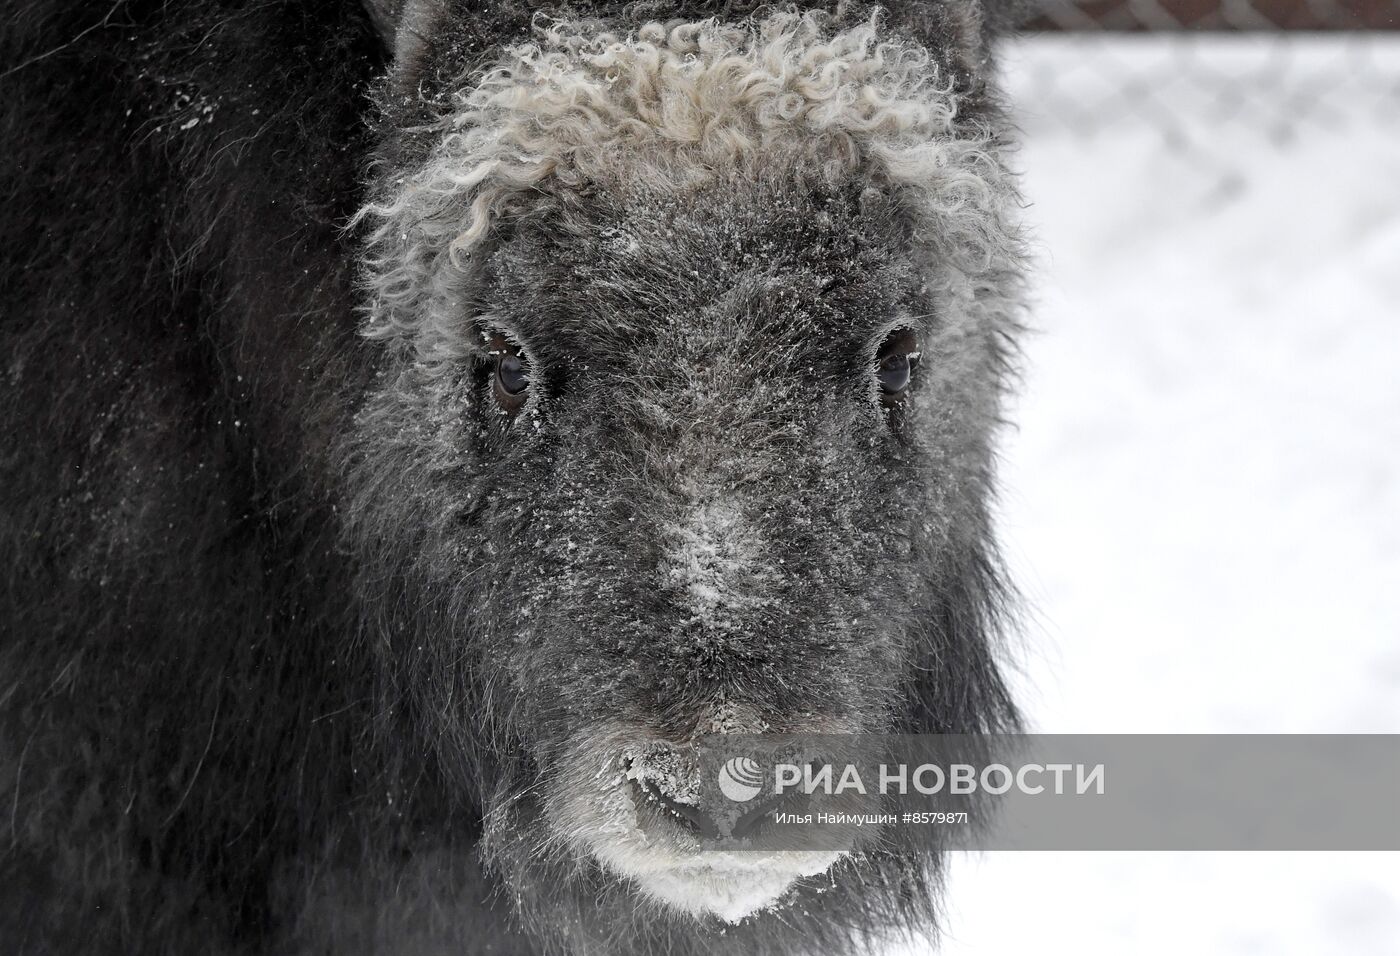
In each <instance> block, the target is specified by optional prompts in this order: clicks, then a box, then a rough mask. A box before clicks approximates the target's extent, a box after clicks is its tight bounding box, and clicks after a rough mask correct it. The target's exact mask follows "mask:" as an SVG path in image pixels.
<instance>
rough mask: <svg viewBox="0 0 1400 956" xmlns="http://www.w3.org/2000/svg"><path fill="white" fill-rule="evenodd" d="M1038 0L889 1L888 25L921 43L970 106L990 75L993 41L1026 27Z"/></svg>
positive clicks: (973, 104) (976, 98)
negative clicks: (970, 95)
mask: <svg viewBox="0 0 1400 956" xmlns="http://www.w3.org/2000/svg"><path fill="white" fill-rule="evenodd" d="M1037 2H1038V0H891V2H890V3H889V6H888V7H887V8H886V9H887V10H888V13H889V19H890V22H891V25H892V26H893V27H894V28H895V29H896V30H899V31H901V32H904V33H906V34H908V35H909V36H912V37H914V38H915V39H917V40H919V41H920V42H921V43H923V44H924V45H925V46H926V47H928V48H929V50H930V51H931V52H932V53H933V54H934V56H936V57H938V58H939V59H940V60H941V61H942V63H943V65H944V67H945V68H946V69H947V70H948V71H949V75H950V77H951V78H952V80H953V83H954V88H955V89H956V90H957V91H958V92H959V93H964V94H972V99H971V100H969V101H968V103H967V105H968V107H969V110H970V112H975V104H976V103H977V102H978V101H979V100H980V95H979V94H980V93H981V92H982V91H983V90H984V89H985V87H986V83H987V81H988V79H989V78H990V75H991V73H992V71H993V54H994V52H995V51H994V47H995V46H996V40H997V38H998V37H1001V36H1003V35H1004V34H1007V33H1011V32H1013V31H1014V30H1015V29H1016V28H1017V27H1018V26H1020V25H1022V24H1024V23H1026V22H1028V21H1029V20H1030V19H1031V17H1032V16H1033V15H1034V13H1035V9H1036V4H1037Z"/></svg>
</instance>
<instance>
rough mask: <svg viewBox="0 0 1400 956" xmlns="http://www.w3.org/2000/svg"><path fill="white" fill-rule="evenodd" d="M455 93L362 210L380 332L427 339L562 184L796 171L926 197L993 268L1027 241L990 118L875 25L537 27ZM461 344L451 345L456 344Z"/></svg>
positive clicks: (931, 225) (957, 242)
mask: <svg viewBox="0 0 1400 956" xmlns="http://www.w3.org/2000/svg"><path fill="white" fill-rule="evenodd" d="M475 77H476V82H475V83H474V85H470V86H468V87H467V88H465V89H463V90H462V91H460V92H459V93H457V94H456V96H455V97H454V102H453V109H452V111H450V112H449V113H448V114H447V115H444V116H443V117H442V118H441V119H440V120H439V128H440V131H441V139H440V141H439V142H438V144H437V145H436V146H435V148H434V149H433V151H432V153H431V154H430V156H429V157H428V159H427V160H426V161H425V162H424V163H423V164H422V165H421V166H420V167H418V168H417V169H416V170H412V171H410V172H408V173H407V174H406V175H402V176H401V177H399V178H396V179H394V180H393V183H392V186H391V188H389V189H388V190H387V191H386V192H385V193H384V194H382V195H381V197H380V199H379V201H377V202H374V203H371V204H370V205H368V206H366V207H365V208H364V209H362V210H361V212H360V213H359V216H358V217H357V221H358V219H363V218H372V219H375V220H377V221H378V226H377V228H376V229H375V230H374V231H373V233H372V235H371V237H370V243H369V252H368V255H367V259H366V264H367V266H368V271H369V280H370V281H369V284H370V289H371V292H372V294H373V297H374V302H373V305H372V308H371V312H372V316H371V322H370V324H369V327H368V329H367V334H369V335H371V336H374V337H391V336H399V335H418V334H420V333H424V332H427V333H429V334H428V336H427V338H428V339H430V340H431V341H426V342H425V341H423V340H422V337H421V336H420V340H419V346H420V348H425V347H426V350H427V351H428V352H430V353H436V354H438V355H439V356H440V357H446V356H445V355H443V349H444V348H448V347H449V346H450V343H449V342H447V341H445V340H444V339H443V338H442V337H441V336H439V335H434V334H432V331H433V329H434V327H435V326H436V327H437V328H438V329H439V330H440V329H441V328H442V327H441V326H440V325H439V324H438V323H435V322H434V321H433V319H432V317H433V315H434V314H435V313H437V312H439V311H440V309H441V307H442V306H443V305H444V302H445V299H450V298H451V297H452V294H453V292H454V290H458V289H460V287H461V282H462V280H463V276H464V275H466V274H467V273H468V272H469V271H470V269H469V261H470V259H471V256H472V254H473V253H474V252H476V251H477V250H478V249H479V248H480V247H481V245H482V243H483V241H484V240H485V239H486V237H487V236H488V235H489V233H490V230H491V227H492V224H493V222H494V221H496V219H497V218H498V217H499V216H500V214H501V213H502V212H503V211H504V210H505V209H506V208H507V207H508V206H509V204H510V203H511V202H512V201H513V200H516V199H518V197H520V196H522V195H524V194H526V193H527V192H530V191H534V190H537V189H539V188H541V187H543V186H545V185H546V184H547V183H549V182H552V183H553V184H555V185H556V186H562V187H564V188H569V187H573V186H579V185H582V184H585V183H591V184H603V185H604V186H606V185H607V184H609V183H618V182H622V181H625V182H629V183H640V184H643V185H646V186H650V187H653V188H656V189H660V190H674V191H681V190H685V189H686V188H688V187H691V186H695V185H698V184H700V183H703V182H706V181H708V180H710V179H713V178H714V177H715V176H716V175H719V174H733V173H735V172H738V173H741V174H743V173H746V172H752V173H756V172H757V171H758V170H759V169H763V168H772V167H773V166H775V165H781V164H783V163H788V164H801V165H802V166H804V167H805V168H808V169H810V170H814V171H818V172H820V173H821V174H823V175H824V176H825V177H826V178H828V179H829V180H830V181H837V180H839V179H841V178H843V177H846V178H849V177H851V176H852V175H855V176H859V177H864V178H866V179H868V180H869V181H870V182H871V184H872V185H876V186H880V185H885V186H890V187H894V188H896V189H902V190H904V191H905V192H906V193H912V194H913V199H914V203H913V204H914V206H915V207H916V209H917V210H918V211H919V212H920V213H921V215H920V217H919V218H920V219H923V220H925V221H926V225H927V228H921V233H920V237H919V241H921V242H922V243H923V244H925V245H928V246H933V247H936V248H937V249H938V250H939V251H940V255H942V256H943V257H944V258H946V257H947V256H948V255H953V256H955V257H956V259H955V262H954V265H956V266H957V267H959V268H962V269H964V270H970V271H972V272H979V271H983V270H985V269H987V268H989V267H990V266H991V264H992V262H993V260H995V259H997V258H998V257H999V255H1000V254H1006V253H1007V248H1008V244H1009V243H1012V242H1013V240H1012V238H1011V230H1010V229H1009V228H1008V226H1007V225H1006V223H1005V222H1004V221H1003V217H1004V207H1005V206H1006V205H1008V203H1007V200H1008V198H1011V197H1014V187H1013V186H1012V185H1011V183H1010V180H1009V177H1008V175H1007V173H1006V171H1005V169H1004V168H1003V166H1002V164H1001V162H1000V161H999V159H997V158H996V156H995V154H994V153H995V146H996V133H995V130H994V128H993V127H992V126H991V125H990V124H987V123H980V122H978V123H969V122H955V118H956V117H957V112H958V106H959V102H958V97H957V96H956V95H955V94H954V92H953V85H952V83H951V81H950V80H948V79H947V78H946V77H943V76H941V75H940V70H939V68H938V65H937V64H936V63H935V62H934V61H933V59H932V57H931V56H930V54H929V52H928V51H927V50H925V49H924V48H923V47H921V46H919V45H918V44H916V43H914V42H912V41H910V40H905V39H900V38H894V37H891V36H888V35H886V34H885V33H884V31H883V30H882V25H881V23H880V19H879V17H878V16H872V18H871V19H869V20H868V21H866V22H863V23H860V24H858V25H856V26H854V27H850V28H848V29H844V30H836V29H834V28H833V27H832V23H831V18H830V17H828V16H826V15H823V14H819V13H805V14H799V13H795V12H778V13H774V14H770V15H768V16H767V17H766V18H763V19H759V20H751V21H741V22H739V23H723V22H719V21H716V20H714V19H709V20H702V21H699V22H670V23H666V24H661V23H654V22H653V23H647V24H645V25H643V26H641V27H640V28H638V29H637V31H636V32H635V33H634V34H631V35H627V36H622V35H619V34H616V33H611V32H606V30H605V29H604V28H603V27H602V25H600V24H598V23H596V22H592V21H558V20H543V19H542V20H541V21H540V22H539V23H538V24H537V26H536V31H535V39H534V41H533V42H530V43H523V44H519V45H516V46H511V47H508V48H506V50H505V51H504V53H503V54H502V56H501V58H500V59H499V60H498V61H497V64H496V65H495V66H494V67H493V68H491V69H489V70H487V71H486V72H484V73H479V74H476V75H475ZM449 351H451V349H449Z"/></svg>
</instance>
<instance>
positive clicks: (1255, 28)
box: [1009, 0, 1400, 161]
mask: <svg viewBox="0 0 1400 956" xmlns="http://www.w3.org/2000/svg"><path fill="white" fill-rule="evenodd" d="M1037 2H1038V8H1037V9H1038V11H1039V12H1038V15H1037V16H1036V17H1035V19H1034V20H1033V21H1032V22H1031V23H1030V25H1029V26H1028V27H1027V29H1026V30H1025V32H1024V39H1023V40H1022V41H1021V42H1020V43H1019V45H1018V47H1017V48H1015V49H1013V50H1012V51H1011V54H1010V56H1009V60H1010V61H1011V63H1012V69H1011V74H1012V75H1011V80H1012V85H1013V102H1016V103H1017V104H1018V105H1019V106H1020V107H1021V108H1022V110H1023V115H1022V125H1023V128H1025V129H1027V131H1028V132H1036V133H1039V134H1042V135H1044V134H1049V133H1052V132H1054V131H1057V130H1058V131H1062V132H1065V131H1067V132H1072V133H1075V134H1079V135H1084V136H1090V137H1092V136H1094V135H1096V134H1098V133H1100V132H1102V131H1104V130H1108V129H1112V128H1114V127H1118V126H1120V125H1121V124H1143V123H1145V124H1148V125H1150V127H1151V128H1152V129H1153V130H1155V131H1156V132H1157V133H1159V134H1160V138H1161V141H1162V142H1163V143H1164V144H1165V145H1167V146H1168V147H1172V148H1180V149H1186V150H1191V149H1196V150H1202V149H1204V150H1207V151H1209V150H1211V149H1212V148H1214V149H1215V150H1216V152H1218V151H1219V140H1220V131H1221V129H1222V128H1225V127H1229V128H1230V132H1231V135H1232V136H1234V135H1239V134H1241V133H1249V134H1252V135H1256V136H1263V137H1265V138H1267V139H1268V140H1270V141H1272V142H1274V143H1277V144H1280V145H1282V144H1285V143H1286V142H1288V141H1289V140H1290V139H1291V138H1293V137H1295V136H1299V135H1308V134H1310V133H1313V132H1331V133H1344V132H1346V131H1347V130H1349V129H1354V128H1356V127H1358V126H1359V127H1366V128H1374V127H1377V126H1380V127H1384V128H1389V129H1391V130H1392V131H1393V132H1394V135H1396V136H1400V0H1082V2H1075V0H1037ZM1216 158H1217V159H1220V160H1222V161H1226V160H1228V158H1229V157H1222V156H1217V157H1216Z"/></svg>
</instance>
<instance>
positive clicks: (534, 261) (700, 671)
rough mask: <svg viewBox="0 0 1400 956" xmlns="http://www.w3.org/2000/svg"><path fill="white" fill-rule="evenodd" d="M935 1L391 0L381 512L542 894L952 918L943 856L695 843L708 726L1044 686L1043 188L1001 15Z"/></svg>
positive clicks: (719, 915) (392, 583) (749, 725)
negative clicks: (1020, 196)
mask: <svg viewBox="0 0 1400 956" xmlns="http://www.w3.org/2000/svg"><path fill="white" fill-rule="evenodd" d="M936 9H944V10H945V13H946V16H942V17H941V18H938V17H935V18H934V20H935V21H936V25H937V29H933V28H929V29H925V30H923V31H921V32H918V33H917V34H916V32H915V31H913V30H900V29H898V28H897V26H898V23H897V22H896V23H894V24H891V23H887V22H886V19H885V18H883V17H881V16H880V15H871V14H869V13H868V12H867V13H866V14H862V15H860V16H855V15H852V14H851V13H850V12H842V13H840V14H837V15H827V14H822V13H816V12H805V13H804V12H796V11H787V10H780V11H777V12H771V11H770V12H759V13H754V14H750V15H748V16H744V17H740V18H738V19H729V20H720V19H697V20H693V21H689V20H674V21H669V22H664V23H663V22H658V21H648V20H646V19H645V18H640V19H639V18H637V17H635V16H633V17H632V18H630V19H629V15H626V14H622V13H619V14H618V15H617V16H616V17H612V18H607V19H568V18H546V17H541V16H537V17H535V18H534V19H533V20H532V21H528V22H527V23H526V26H525V29H524V31H523V33H521V34H519V35H517V36H516V37H515V38H514V39H513V40H510V39H507V40H506V41H505V42H502V43H499V44H494V45H493V44H487V43H484V42H483V41H482V39H481V38H482V36H483V28H482V27H481V25H480V24H479V23H472V22H468V18H469V16H470V15H469V14H467V13H461V14H454V13H453V12H452V11H451V9H449V8H447V7H438V6H433V7H418V6H415V5H413V4H410V5H409V9H407V10H404V11H400V12H399V14H398V19H397V20H396V21H394V22H396V23H397V24H398V26H397V27H396V28H395V29H396V37H397V40H396V47H397V56H396V61H395V67H394V72H393V73H392V75H391V76H390V77H389V79H388V81H387V83H386V86H385V90H384V93H383V97H382V99H383V104H384V115H383V121H382V124H381V130H382V135H383V149H382V152H381V161H380V163H379V164H378V166H377V167H376V173H375V176H376V179H375V187H374V199H373V201H372V203H371V204H369V205H368V206H367V207H366V208H365V209H364V210H363V211H362V213H361V217H360V221H361V222H362V223H363V224H364V225H365V228H366V230H367V232H368V233H369V239H368V244H367V251H366V254H365V260H364V287H365V290H366V294H367V299H368V302H367V315H368V318H367V322H366V326H365V330H366V334H367V335H368V336H369V337H371V338H372V339H374V340H377V341H378V342H379V343H382V350H383V361H382V371H381V377H380V380H379V385H378V388H377V390H376V392H375V394H374V395H373V396H372V398H371V399H370V400H369V402H368V403H367V405H366V407H365V408H364V410H363V412H362V414H361V416H360V417H359V420H358V433H357V434H356V436H355V438H354V441H353V442H352V443H351V447H350V449H349V467H350V469H351V471H352V473H353V477H354V482H355V487H354V493H353V495H352V497H351V498H350V499H349V500H348V502H347V503H346V505H345V510H346V512H347V522H346V525H347V528H348V535H349V547H350V549H351V550H353V551H354V552H355V553H356V554H357V556H358V560H359V562H360V565H361V567H362V579H361V593H360V599H361V600H362V601H363V602H364V610H363V615H362V616H363V618H364V620H365V622H366V623H365V627H366V637H367V639H368V640H370V641H372V642H373V643H374V645H375V646H376V647H377V648H378V649H379V655H380V659H381V660H382V682H383V688H384V694H385V700H386V704H385V708H384V709H385V711H386V712H393V713H394V714H395V715H396V717H395V719H396V720H397V721H398V726H400V727H402V728H407V729H406V731H405V732H406V733H408V734H409V735H411V740H412V742H413V743H412V744H411V745H410V744H408V743H406V744H405V747H406V748H407V747H409V746H416V747H418V748H420V749H421V751H422V752H423V753H425V754H426V755H427V756H426V757H425V760H426V761H427V762H428V763H430V764H431V765H432V766H433V767H434V768H435V771H436V772H437V773H439V774H441V775H442V777H443V779H445V780H447V781H448V782H449V789H450V790H451V792H452V793H453V794H454V795H455V799H456V800H458V801H460V803H461V805H462V806H465V807H468V808H470V809H471V810H472V811H473V812H475V813H478V814H479V815H480V816H481V817H482V818H484V820H485V821H486V823H485V832H484V837H483V842H482V846H483V852H484V854H485V856H486V858H487V860H488V861H489V862H490V864H491V866H492V867H493V868H494V869H495V871H496V872H497V873H499V874H500V875H501V876H502V878H503V879H504V881H505V885H506V886H507V888H508V890H509V895H510V898H512V899H513V900H514V901H515V902H516V903H517V904H518V906H519V907H521V908H522V909H524V910H525V911H527V913H528V914H529V921H530V922H531V924H532V925H534V926H536V927H539V928H541V931H542V932H545V933H546V934H554V935H555V936H557V937H568V938H569V939H571V940H572V941H573V942H574V943H575V944H578V945H584V944H587V943H589V942H592V943H593V944H595V945H597V946H598V947H600V948H602V949H614V948H626V947H627V946H634V947H636V948H638V949H640V950H642V951H656V947H658V946H666V947H670V948H671V951H680V950H683V949H684V948H685V944H686V941H687V940H694V939H700V938H707V937H706V934H710V933H717V932H718V930H719V929H720V928H722V927H723V925H724V924H725V923H726V922H728V923H738V924H739V925H737V926H735V927H733V928H731V929H729V930H728V935H727V936H726V937H725V938H726V939H727V940H729V942H730V943H731V944H733V945H735V946H742V945H756V943H755V941H756V940H759V939H760V938H761V939H763V940H766V943H765V945H769V946H773V947H776V946H778V945H779V944H778V943H777V942H775V941H776V940H778V939H779V938H780V936H781V933H780V932H778V931H777V930H776V929H774V927H776V926H780V925H781V924H783V923H784V922H785V918H784V916H783V915H782V912H783V908H784V907H791V906H801V905H805V902H806V901H809V900H810V899H812V898H814V895H815V894H817V893H819V892H824V893H825V894H826V895H825V896H824V897H823V901H824V902H823V904H822V905H823V906H824V907H832V906H836V905H837V903H838V902H839V903H840V904H841V906H842V907H844V908H843V909H842V910H841V911H842V912H843V913H844V914H845V916H844V917H843V918H841V919H840V920H836V921H834V922H835V924H837V925H833V926H830V927H828V931H829V932H833V933H838V934H839V933H841V932H849V931H850V930H851V927H860V926H866V925H869V924H871V923H874V922H878V921H890V920H899V919H910V918H913V919H918V918H921V917H923V916H925V915H927V909H928V906H929V905H930V904H929V903H927V902H926V901H927V900H928V899H929V897H930V895H931V894H930V893H929V892H928V887H927V885H926V883H927V881H928V880H929V879H931V878H933V877H935V876H936V870H937V867H936V861H931V860H927V859H914V858H903V857H901V856H900V855H899V854H895V853H885V854H873V855H867V856H863V857H860V858H856V857H848V858H844V859H839V860H838V859H837V858H836V856H835V855H823V854H815V853H813V854H802V853H788V854H782V853H773V854H750V855H742V854H716V853H701V852H700V851H699V850H698V848H697V843H696V834H695V832H694V827H693V826H692V821H689V820H687V819H686V816H685V813H684V808H685V806H686V789H687V786H688V781H687V779H686V774H687V773H688V772H689V771H687V770H686V769H684V768H686V767H688V766H689V765H688V764H687V753H688V750H689V748H690V747H691V745H692V743H693V742H694V741H695V740H696V739H697V737H699V736H701V735H705V734H711V733H745V734H752V733H770V732H772V733H782V732H788V733H791V732H826V733H832V732H837V733H839V732H881V731H903V732H948V733H979V732H985V731H993V730H998V729H1005V728H1007V727H1009V726H1010V725H1011V724H1012V723H1013V722H1014V713H1013V710H1012V708H1011V706H1010V705H1009V703H1008V701H1007V698H1006V695H1005V690H1004V687H1003V684H1002V682H1001V679H1000V677H999V674H998V671H997V668H996V664H995V661H994V643H995V640H994V639H995V636H996V632H997V619H998V614H997V612H998V609H999V606H1000V600H1001V596H1002V592H1001V589H1000V585H999V581H998V578H997V574H996V569H997V564H996V559H995V554H994V549H993V546H992V544H991V541H990V538H989V522H988V515H987V511H988V498H989V490H990V483H991V471H992V457H993V456H992V451H991V440H992V432H993V429H994V425H995V423H996V421H997V417H998V405H999V399H1000V394H1001V392H1002V390H1003V387H1004V383H1005V379H1006V377H1007V371H1006V364H1007V363H1006V360H1007V353H1008V335H1009V333H1011V332H1012V331H1013V330H1014V325H1015V315H1016V312H1017V309H1018V275H1019V258H1020V251H1019V244H1018V239H1017V234H1016V230H1015V225H1014V223H1013V221H1012V219H1011V217H1010V213H1012V212H1013V211H1014V208H1015V206H1016V193H1015V188H1014V185H1013V182H1012V180H1011V177H1010V176H1009V174H1008V172H1007V169H1006V167H1005V165H1004V157H1003V151H1004V149H1005V143H1004V123H1003V121H1002V119H1001V116H1000V113H999V111H998V109H997V107H996V104H995V98H994V97H993V96H992V94H991V92H990V91H989V88H988V85H987V84H988V78H987V77H986V76H985V65H984V60H985V58H984V56H983V54H982V52H981V46H980V44H981V42H982V41H981V34H980V32H979V30H978V28H977V24H976V20H975V17H973V16H971V15H970V13H969V10H968V9H964V8H961V7H956V8H955V7H954V5H952V4H949V5H948V6H947V7H946V8H936ZM676 768H682V769H680V770H677V769H676ZM657 781H660V783H657ZM648 798H655V802H653V801H652V800H649V799H648ZM658 806H659V807H661V808H662V809H661V810H658ZM664 810H669V811H677V810H680V811H681V812H662V811H664ZM804 932H805V933H806V934H807V935H808V939H809V940H810V939H811V938H812V937H811V932H812V929H811V927H807V928H806V929H804ZM746 934H747V935H746ZM708 938H709V939H711V941H712V942H713V941H714V940H717V939H719V938H720V937H719V936H717V935H716V936H710V937H708ZM745 939H747V940H748V941H749V943H748V944H743V943H742V941H743V940H745Z"/></svg>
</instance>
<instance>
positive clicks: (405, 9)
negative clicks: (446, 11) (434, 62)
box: [364, 0, 444, 73]
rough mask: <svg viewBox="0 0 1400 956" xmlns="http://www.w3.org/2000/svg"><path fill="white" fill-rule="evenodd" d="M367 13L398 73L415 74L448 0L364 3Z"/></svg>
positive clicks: (375, 0) (374, 0)
mask: <svg viewBox="0 0 1400 956" xmlns="http://www.w3.org/2000/svg"><path fill="white" fill-rule="evenodd" d="M364 5H365V11H366V12H367V13H368V14H369V19H370V22H371V23H373V24H374V29H375V32H376V33H378V34H379V38H380V40H381V41H383V43H384V48H385V49H386V50H387V51H389V54H390V56H391V57H392V58H393V60H392V62H393V65H394V71H395V72H396V73H404V72H413V71H414V70H415V68H416V65H417V61H418V60H419V58H420V57H421V56H422V54H423V50H424V48H425V46H426V45H427V39H428V37H430V36H431V35H432V33H433V28H434V26H435V25H436V23H437V19H438V16H439V14H440V13H441V12H442V8H443V6H444V0H364Z"/></svg>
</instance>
